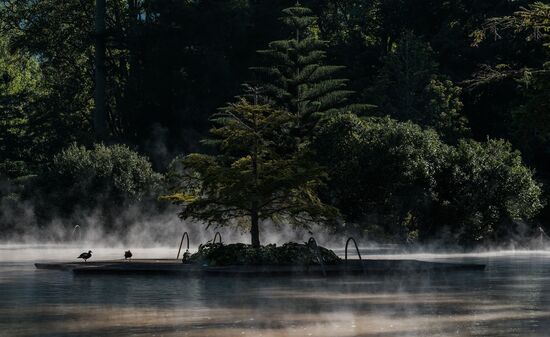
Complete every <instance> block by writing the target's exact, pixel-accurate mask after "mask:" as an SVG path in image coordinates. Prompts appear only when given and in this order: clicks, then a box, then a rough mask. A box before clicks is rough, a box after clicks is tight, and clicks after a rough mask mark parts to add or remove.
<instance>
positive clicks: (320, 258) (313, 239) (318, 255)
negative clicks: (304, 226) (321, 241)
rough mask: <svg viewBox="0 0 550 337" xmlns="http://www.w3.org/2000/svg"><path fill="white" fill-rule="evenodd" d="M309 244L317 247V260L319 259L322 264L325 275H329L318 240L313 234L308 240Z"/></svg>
mask: <svg viewBox="0 0 550 337" xmlns="http://www.w3.org/2000/svg"><path fill="white" fill-rule="evenodd" d="M307 245H308V246H309V247H313V248H314V249H315V255H316V256H317V261H319V264H320V265H321V270H322V271H323V276H327V271H326V270H325V264H324V263H323V258H322V257H321V253H320V252H319V246H318V245H317V241H315V238H314V237H313V236H312V237H310V238H309V240H307Z"/></svg>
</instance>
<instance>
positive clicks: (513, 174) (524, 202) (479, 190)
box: [426, 140, 542, 244]
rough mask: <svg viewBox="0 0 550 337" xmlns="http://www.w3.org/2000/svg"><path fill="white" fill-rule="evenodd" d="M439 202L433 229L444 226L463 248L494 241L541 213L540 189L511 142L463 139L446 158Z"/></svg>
mask: <svg viewBox="0 0 550 337" xmlns="http://www.w3.org/2000/svg"><path fill="white" fill-rule="evenodd" d="M437 203H438V207H439V209H438V210H437V212H438V216H439V217H440V218H441V219H442V220H443V221H441V222H438V221H437V220H439V219H434V221H433V226H435V227H438V229H440V228H441V226H442V225H443V224H445V225H446V226H448V228H450V229H451V231H452V233H453V234H454V235H456V237H457V238H458V241H459V242H460V243H461V244H476V243H481V242H483V241H491V240H494V241H497V240H499V239H501V238H504V237H506V236H507V235H508V234H510V233H513V232H514V230H515V227H514V226H513V224H514V222H522V221H527V220H529V219H532V218H533V217H534V216H535V215H536V214H537V213H538V212H539V211H540V209H541V208H542V201H541V187H540V184H538V183H537V182H536V181H535V180H534V179H533V173H532V172H531V170H529V169H528V168H527V167H525V166H524V165H523V163H522V160H521V155H520V154H519V152H517V151H513V150H512V147H511V145H510V143H508V142H506V141H502V140H488V141H487V142H486V143H479V142H475V141H472V140H464V141H461V142H460V143H459V144H458V146H457V147H456V148H453V149H452V150H451V151H450V152H449V155H448V156H447V159H446V165H445V167H444V169H443V170H442V171H441V173H440V175H439V178H438V186H437ZM426 234H433V233H430V232H428V233H426ZM427 236H429V235H427Z"/></svg>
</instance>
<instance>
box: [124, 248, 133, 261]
mask: <svg viewBox="0 0 550 337" xmlns="http://www.w3.org/2000/svg"><path fill="white" fill-rule="evenodd" d="M131 258H132V252H131V251H129V250H127V251H125V252H124V260H127V259H131Z"/></svg>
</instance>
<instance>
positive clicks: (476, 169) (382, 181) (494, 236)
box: [315, 115, 542, 245]
mask: <svg viewBox="0 0 550 337" xmlns="http://www.w3.org/2000/svg"><path fill="white" fill-rule="evenodd" d="M315 145H316V147H317V148H318V149H323V156H322V157H321V158H322V163H323V164H325V165H326V166H327V167H328V169H329V171H328V172H329V177H330V181H329V183H328V184H327V186H328V189H327V190H326V191H325V194H324V197H325V198H327V200H329V202H330V203H332V204H334V205H336V206H337V207H338V208H340V210H341V212H342V214H343V215H344V216H345V217H346V220H347V221H349V222H351V223H358V224H361V226H360V228H362V229H366V230H367V234H368V235H370V236H371V237H373V236H376V235H382V236H383V235H389V237H391V238H393V239H396V240H402V241H405V240H408V239H415V238H418V239H420V240H423V241H429V240H430V239H432V238H435V237H439V236H441V235H442V234H447V235H448V236H447V239H449V241H450V242H460V243H461V244H463V245H470V244H476V243H480V242H483V241H491V240H495V241H496V240H499V239H502V238H505V237H507V235H509V234H511V233H512V232H513V231H514V228H515V226H514V224H515V223H518V222H524V221H529V220H530V219H532V218H533V216H535V215H536V214H537V212H538V211H539V210H540V209H541V206H542V205H541V204H542V201H541V189H540V185H539V184H538V183H537V182H536V181H535V180H534V178H533V173H532V172H531V171H530V170H529V169H528V168H527V167H525V166H524V165H523V163H522V160H521V156H520V155H519V153H518V152H517V151H512V149H511V146H510V144H509V143H507V142H504V141H497V140H490V141H488V142H487V143H478V142H475V141H473V140H468V141H460V142H459V144H458V145H457V147H451V146H448V145H445V144H443V143H441V141H440V139H439V137H438V136H437V134H436V133H435V132H433V131H429V130H428V131H424V130H422V129H421V128H420V127H419V126H417V125H414V124H412V123H410V122H409V123H398V122H396V121H393V120H390V119H369V120H361V119H359V118H357V117H355V116H353V115H343V116H340V117H337V118H333V119H331V120H330V121H328V122H327V123H326V124H324V125H323V126H322V128H321V130H320V133H319V136H318V138H317V139H316V143H315Z"/></svg>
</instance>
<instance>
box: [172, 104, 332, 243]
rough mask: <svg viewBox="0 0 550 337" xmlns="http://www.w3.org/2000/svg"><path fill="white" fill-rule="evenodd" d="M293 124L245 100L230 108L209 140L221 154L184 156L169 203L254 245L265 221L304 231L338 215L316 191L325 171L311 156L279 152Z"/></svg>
mask: <svg viewBox="0 0 550 337" xmlns="http://www.w3.org/2000/svg"><path fill="white" fill-rule="evenodd" d="M289 120H290V117H289V114H288V113H286V112H285V111H281V110H277V109H274V108H273V107H271V106H269V105H255V104H251V103H249V102H248V101H246V100H244V99H241V100H239V101H238V102H237V103H234V104H230V105H229V106H228V107H226V108H225V109H223V110H222V112H221V113H219V114H216V115H215V116H214V118H213V122H214V123H215V127H214V128H212V130H211V134H212V137H213V139H210V140H209V141H208V143H210V144H214V145H216V146H217V149H218V151H219V153H220V154H219V155H217V156H210V155H205V154H198V153H194V154H190V155H188V156H186V157H185V158H184V159H183V163H182V164H183V165H182V167H183V172H180V173H179V174H174V175H172V177H171V178H169V179H170V180H171V181H174V182H175V185H174V186H173V188H172V190H173V192H174V193H173V194H172V195H170V196H167V197H165V198H166V199H168V200H171V201H174V202H176V203H178V204H180V205H181V206H182V208H183V209H182V212H181V213H180V217H181V218H183V219H187V218H191V219H195V220H200V221H204V222H206V223H207V224H208V225H209V226H210V225H214V226H224V225H233V226H237V227H241V228H249V229H250V230H251V233H252V243H253V245H255V246H258V245H259V233H258V232H257V231H258V226H259V223H260V222H262V221H265V220H272V221H274V222H275V223H290V224H292V225H297V226H306V227H307V226H308V225H310V224H312V223H315V222H323V221H327V220H328V219H330V218H331V217H332V216H333V215H334V210H333V209H332V208H331V207H329V206H327V205H325V204H323V203H322V202H321V201H320V200H319V199H318V197H317V195H316V192H315V191H316V188H317V187H318V186H319V184H320V183H321V180H322V178H323V171H322V170H321V168H320V167H318V166H317V164H315V163H314V162H313V161H311V160H310V159H309V158H308V157H307V154H302V153H292V154H290V155H284V156H283V155H281V154H279V153H278V152H277V151H276V150H277V148H278V147H277V144H276V140H277V137H278V136H279V135H280V134H281V133H284V132H285V130H286V129H287V125H288V123H289ZM255 231H256V232H255Z"/></svg>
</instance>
